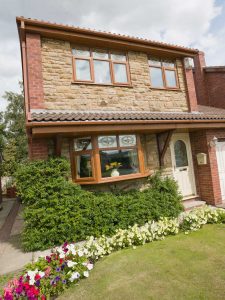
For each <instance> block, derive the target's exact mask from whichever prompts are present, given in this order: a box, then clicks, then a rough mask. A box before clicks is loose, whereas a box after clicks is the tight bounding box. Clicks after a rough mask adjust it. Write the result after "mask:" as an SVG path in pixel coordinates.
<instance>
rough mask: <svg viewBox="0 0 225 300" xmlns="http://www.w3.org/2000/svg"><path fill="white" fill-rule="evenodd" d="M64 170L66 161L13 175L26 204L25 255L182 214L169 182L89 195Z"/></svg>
mask: <svg viewBox="0 0 225 300" xmlns="http://www.w3.org/2000/svg"><path fill="white" fill-rule="evenodd" d="M68 169H69V166H68V163H67V161H66V160H65V159H53V158H51V159H49V160H48V161H36V162H30V163H27V164H26V165H22V166H21V167H20V168H19V170H18V171H17V174H16V179H17V180H16V185H17V190H18V194H19V195H20V196H21V198H22V201H23V203H24V204H25V211H24V217H25V229H24V231H23V235H22V236H23V246H24V248H25V250H28V251H29V250H38V249H45V248H48V247H51V246H54V245H60V244H62V243H63V241H65V240H67V241H74V240H76V241H78V240H84V239H86V238H87V236H91V235H94V236H96V237H98V236H100V235H102V234H105V235H112V234H113V233H115V231H116V229H119V228H121V229H126V228H128V227H129V226H133V225H134V224H135V223H137V224H139V225H143V224H145V223H146V222H147V221H150V220H159V218H160V217H170V218H173V217H177V216H178V214H179V213H180V212H181V210H182V206H181V204H180V200H181V196H180V195H179V193H178V192H177V186H176V184H175V183H174V181H173V180H172V179H169V178H164V179H163V178H161V177H160V176H159V175H156V177H153V178H152V179H150V184H151V187H150V188H148V189H146V190H144V191H142V192H140V191H130V192H126V193H125V192H120V193H117V194H113V193H92V192H88V191H85V190H83V189H81V187H80V186H78V185H75V184H73V183H71V182H69V181H68V180H66V179H65V177H67V176H68Z"/></svg>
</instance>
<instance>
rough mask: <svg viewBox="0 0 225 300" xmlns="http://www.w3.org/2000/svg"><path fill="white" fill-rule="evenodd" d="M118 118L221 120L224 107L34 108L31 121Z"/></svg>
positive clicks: (130, 119)
mask: <svg viewBox="0 0 225 300" xmlns="http://www.w3.org/2000/svg"><path fill="white" fill-rule="evenodd" d="M120 120H124V121H126V120H128V121H132V120H134V121H135V120H143V121H144V120H150V121H151V120H171V121H173V120H184V121H185V120H206V121H208V120H222V121H225V109H220V108H215V107H211V106H203V105H199V106H198V111H197V112H141V111H121V112H120V111H96V110H92V111H74V110H34V111H32V112H31V122H68V121H73V122H76V121H87V122H88V121H96V122H98V121H120Z"/></svg>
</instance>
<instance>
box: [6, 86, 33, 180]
mask: <svg viewBox="0 0 225 300" xmlns="http://www.w3.org/2000/svg"><path fill="white" fill-rule="evenodd" d="M20 88H21V91H20V93H14V92H5V95H4V98H5V99H7V102H8V105H7V108H6V111H5V113H4V127H5V145H4V149H3V170H4V175H6V176H13V175H14V172H15V171H16V167H17V165H18V163H21V162H23V161H25V160H26V159H27V137H26V129H25V113H24V95H23V88H22V84H20Z"/></svg>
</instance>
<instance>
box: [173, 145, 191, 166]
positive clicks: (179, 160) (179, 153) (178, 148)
mask: <svg viewBox="0 0 225 300" xmlns="http://www.w3.org/2000/svg"><path fill="white" fill-rule="evenodd" d="M174 154H175V161H176V167H177V168H179V167H186V166H188V158H187V148H186V145H185V143H184V142H183V141H182V140H177V141H176V143H175V144H174Z"/></svg>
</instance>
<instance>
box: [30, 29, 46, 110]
mask: <svg viewBox="0 0 225 300" xmlns="http://www.w3.org/2000/svg"><path fill="white" fill-rule="evenodd" d="M26 47H27V68H28V94H29V106H30V108H33V109H35V108H44V91H43V76H42V60H41V38H40V35H39V34H30V33H27V34H26Z"/></svg>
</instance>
